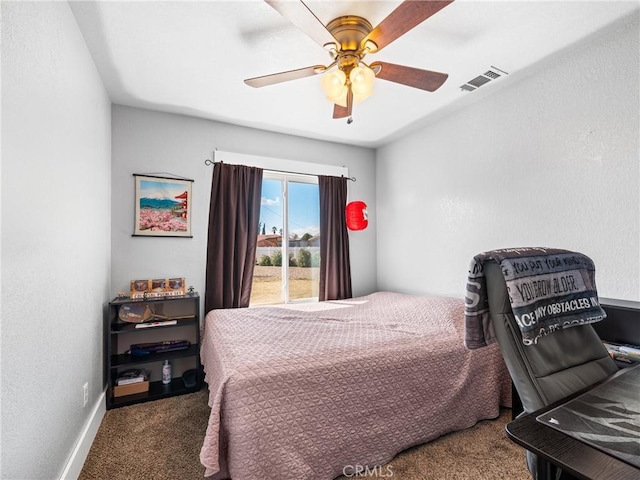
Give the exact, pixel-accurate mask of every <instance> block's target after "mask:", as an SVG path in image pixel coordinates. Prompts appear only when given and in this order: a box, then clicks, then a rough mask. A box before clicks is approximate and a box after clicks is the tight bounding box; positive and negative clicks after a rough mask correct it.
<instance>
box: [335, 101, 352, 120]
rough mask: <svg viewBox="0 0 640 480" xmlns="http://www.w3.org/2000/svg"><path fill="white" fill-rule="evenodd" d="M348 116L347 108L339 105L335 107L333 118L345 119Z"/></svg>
mask: <svg viewBox="0 0 640 480" xmlns="http://www.w3.org/2000/svg"><path fill="white" fill-rule="evenodd" d="M348 116H349V113H348V112H347V107H343V106H341V105H338V104H337V103H336V104H334V105H333V118H345V117H348Z"/></svg>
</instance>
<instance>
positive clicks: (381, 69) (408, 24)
mask: <svg viewBox="0 0 640 480" xmlns="http://www.w3.org/2000/svg"><path fill="white" fill-rule="evenodd" d="M453 1H454V0H444V1H433V0H431V1H416V0H405V1H404V2H402V3H401V4H400V5H399V6H398V7H397V8H396V9H395V10H393V11H392V12H391V13H390V14H389V15H388V16H387V17H386V18H385V19H384V20H382V22H380V24H379V25H378V26H377V27H375V28H373V27H372V26H371V24H370V23H369V22H368V21H367V20H366V19H365V18H362V17H360V16H356V15H346V16H342V17H338V18H335V19H333V20H331V21H330V22H329V23H328V24H327V25H326V26H325V25H324V24H323V23H322V22H321V21H320V20H319V19H318V18H317V17H316V16H315V14H314V13H313V12H312V11H311V10H310V9H309V7H307V5H306V4H305V3H304V1H303V0H300V1H297V2H292V1H287V0H265V2H267V3H268V4H269V5H270V6H271V7H273V8H274V9H275V10H276V11H277V12H279V13H280V14H281V15H282V16H284V17H285V18H287V19H288V20H289V21H291V23H293V24H294V25H295V26H296V27H298V28H299V29H300V30H302V31H303V32H304V33H306V34H307V35H308V36H309V37H311V39H312V40H314V41H315V42H316V43H318V44H319V45H321V46H322V47H324V48H326V49H327V50H328V51H329V54H330V55H331V58H332V60H333V61H332V63H331V64H329V65H327V66H325V65H313V66H309V67H304V68H299V69H296V70H289V71H286V72H280V73H274V74H271V75H264V76H261V77H254V78H249V79H246V80H245V81H244V82H245V83H246V84H247V85H249V86H251V87H256V88H257V87H265V86H267V85H273V84H275V83H281V82H287V81H289V80H297V79H299V78H304V77H310V76H312V75H318V74H324V76H323V79H322V87H323V89H324V91H325V94H326V95H327V99H329V100H330V101H331V102H333V103H334V108H333V118H345V117H348V119H347V123H351V122H352V121H353V119H352V116H351V114H352V110H353V104H354V102H355V103H359V102H360V101H362V100H364V99H365V98H367V97H368V96H369V95H371V93H372V91H373V82H374V79H375V78H376V77H377V78H380V79H382V80H387V81H390V82H395V83H399V84H402V85H408V86H410V87H414V88H419V89H421V90H426V91H429V92H433V91H435V90H437V89H438V88H440V86H441V85H442V84H443V83H444V82H445V80H446V79H447V77H448V75H447V74H446V73H439V72H432V71H430V70H422V69H420V68H413V67H407V66H404V65H395V64H393V63H387V62H378V61H376V62H373V63H371V64H369V65H367V64H366V63H365V62H364V61H363V58H364V57H365V55H367V54H369V53H377V52H379V51H380V50H382V49H383V48H384V47H386V46H387V45H389V44H390V43H391V42H393V41H394V40H396V39H397V38H399V37H401V36H402V35H404V34H405V33H407V32H408V31H409V30H411V29H412V28H413V27H415V26H417V25H419V24H420V23H422V22H423V21H425V20H426V19H427V18H429V17H431V16H432V15H434V14H435V13H437V12H439V11H440V10H442V9H443V8H444V7H446V6H447V5H449V4H450V3H452V2H453Z"/></svg>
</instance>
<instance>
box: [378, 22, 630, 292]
mask: <svg viewBox="0 0 640 480" xmlns="http://www.w3.org/2000/svg"><path fill="white" fill-rule="evenodd" d="M629 20H631V21H629ZM629 20H627V22H626V24H624V25H622V26H621V25H617V26H616V28H615V30H614V31H610V32H607V34H606V35H604V36H603V37H602V36H601V37H600V38H597V39H595V40H593V41H592V42H591V43H589V44H586V45H583V46H581V47H580V48H579V49H578V50H575V51H573V52H567V53H566V54H565V55H564V56H562V57H561V58H556V59H555V60H554V61H551V62H548V63H547V64H545V65H539V66H537V68H535V69H532V70H533V71H535V73H534V74H532V75H530V76H528V77H526V78H524V79H522V80H520V81H518V82H515V83H514V84H512V85H510V86H507V87H505V88H503V89H502V90H500V91H499V92H498V93H496V94H494V95H491V96H488V97H486V98H484V99H483V100H481V101H478V102H476V103H474V104H472V105H471V106H469V107H467V108H465V109H463V110H460V111H458V112H456V113H454V114H451V115H449V116H447V117H444V118H441V119H439V120H438V121H436V122H433V123H431V124H430V125H428V126H426V127H424V128H422V129H421V130H419V131H417V132H415V133H413V134H411V135H409V136H407V137H405V138H402V139H400V140H398V141H395V142H393V143H392V144H390V145H388V146H386V147H384V148H381V149H379V150H378V152H377V158H376V165H377V173H376V178H377V189H376V195H377V198H376V205H377V226H378V228H377V242H378V243H377V249H378V259H377V260H378V261H377V264H378V288H379V289H390V290H399V291H408V292H416V293H434V294H445V295H452V296H458V297H462V296H463V295H464V289H465V281H466V273H467V268H468V264H469V261H470V260H471V258H472V257H473V255H475V254H476V253H479V252H482V251H486V250H490V249H495V248H501V247H520V246H555V247H559V248H567V249H570V250H576V251H580V252H583V253H585V254H587V255H589V256H590V257H591V258H592V259H593V260H594V262H595V264H596V268H597V275H596V278H597V282H598V291H599V294H600V296H603V297H612V298H620V299H626V300H640V226H639V224H640V193H639V192H640V186H639V180H640V171H639V169H640V160H639V158H640V149H639V145H638V132H639V129H640V126H639V121H638V115H639V113H638V112H639V101H638V96H639V89H638V85H640V82H639V79H638V72H639V70H640V68H639V59H638V56H639V49H638V38H639V34H638V14H637V12H636V14H635V15H634V16H633V18H632V19H629ZM468 95H473V93H470V94H468Z"/></svg>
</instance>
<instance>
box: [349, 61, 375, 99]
mask: <svg viewBox="0 0 640 480" xmlns="http://www.w3.org/2000/svg"><path fill="white" fill-rule="evenodd" d="M375 78H376V75H375V73H373V70H371V69H370V68H369V67H366V66H358V67H355V68H354V69H353V70H351V73H350V74H349V80H351V91H352V92H353V100H354V101H355V102H356V103H360V102H361V101H363V100H364V99H366V98H367V97H369V96H370V95H371V94H372V93H373V82H374V80H375Z"/></svg>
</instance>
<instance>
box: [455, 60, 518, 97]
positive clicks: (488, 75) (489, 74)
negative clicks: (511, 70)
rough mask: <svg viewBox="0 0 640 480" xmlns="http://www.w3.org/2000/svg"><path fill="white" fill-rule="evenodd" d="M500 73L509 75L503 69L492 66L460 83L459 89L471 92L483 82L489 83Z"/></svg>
mask: <svg viewBox="0 0 640 480" xmlns="http://www.w3.org/2000/svg"><path fill="white" fill-rule="evenodd" d="M502 75H509V74H508V73H507V72H505V71H504V70H500V69H499V68H496V67H494V66H492V67H491V69H489V70H487V71H486V72H484V73H483V74H482V75H478V76H477V77H475V78H473V79H471V80H469V81H468V82H467V83H465V84H464V85H460V89H461V90H463V91H466V92H472V91H474V90H475V89H477V88H480V87H481V86H482V85H484V84H485V83H489V82H490V81H492V80H496V79H498V78H500V77H501V76H502Z"/></svg>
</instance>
